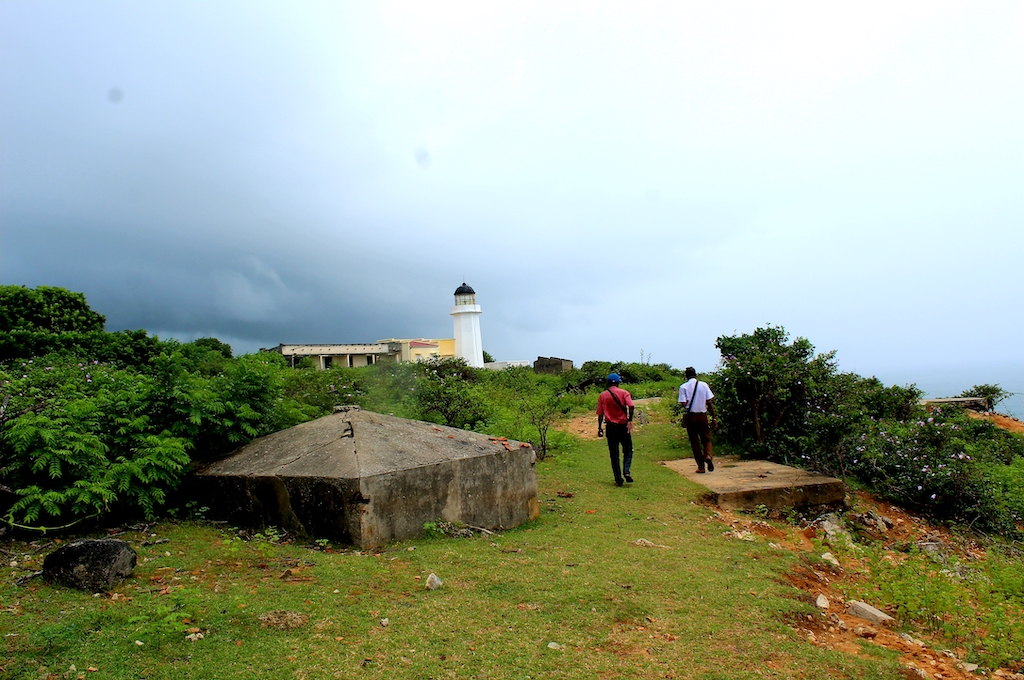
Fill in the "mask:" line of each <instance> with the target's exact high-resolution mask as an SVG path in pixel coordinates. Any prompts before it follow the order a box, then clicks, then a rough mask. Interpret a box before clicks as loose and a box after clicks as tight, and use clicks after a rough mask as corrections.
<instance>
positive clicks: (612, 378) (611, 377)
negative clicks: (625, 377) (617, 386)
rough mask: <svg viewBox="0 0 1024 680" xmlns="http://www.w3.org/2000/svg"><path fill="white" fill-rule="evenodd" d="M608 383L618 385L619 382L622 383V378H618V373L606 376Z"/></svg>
mask: <svg viewBox="0 0 1024 680" xmlns="http://www.w3.org/2000/svg"><path fill="white" fill-rule="evenodd" d="M608 382H613V383H620V382H622V378H620V377H619V374H618V373H609V374H608Z"/></svg>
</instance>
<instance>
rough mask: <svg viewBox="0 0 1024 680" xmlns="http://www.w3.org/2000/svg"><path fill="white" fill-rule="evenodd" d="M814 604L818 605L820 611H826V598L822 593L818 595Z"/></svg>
mask: <svg viewBox="0 0 1024 680" xmlns="http://www.w3.org/2000/svg"><path fill="white" fill-rule="evenodd" d="M814 604H816V605H818V607H819V608H820V609H828V598H827V597H825V594H824V593H820V594H819V595H818V599H817V600H815V601H814Z"/></svg>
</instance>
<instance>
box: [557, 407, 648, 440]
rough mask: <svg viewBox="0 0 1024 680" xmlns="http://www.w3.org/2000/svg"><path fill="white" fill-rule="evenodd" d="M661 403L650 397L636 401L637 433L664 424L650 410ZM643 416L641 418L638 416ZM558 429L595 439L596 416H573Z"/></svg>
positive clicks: (580, 436) (589, 414) (581, 437)
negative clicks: (659, 423)
mask: <svg viewBox="0 0 1024 680" xmlns="http://www.w3.org/2000/svg"><path fill="white" fill-rule="evenodd" d="M659 401H661V397H651V398H650V399H636V400H635V401H634V402H633V403H634V404H635V405H636V414H637V415H636V418H635V421H636V423H635V424H636V427H637V431H639V430H640V429H642V428H643V426H644V425H645V424H648V423H658V422H664V418H663V417H661V416H659V414H658V413H657V412H655V411H653V410H652V409H651V406H652V405H654V404H656V403H658V402H659ZM641 413H642V414H643V416H641V415H640V414H641ZM558 429H560V430H565V431H566V432H571V433H572V434H574V435H576V436H577V437H579V438H580V439H597V416H596V415H595V414H593V413H587V414H584V415H579V416H574V417H573V418H570V419H569V420H566V421H564V422H562V423H561V424H560V425H559V426H558Z"/></svg>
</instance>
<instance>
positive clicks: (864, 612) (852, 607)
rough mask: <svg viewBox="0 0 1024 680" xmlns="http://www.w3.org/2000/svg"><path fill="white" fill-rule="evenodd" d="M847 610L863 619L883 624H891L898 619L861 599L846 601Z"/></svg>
mask: <svg viewBox="0 0 1024 680" xmlns="http://www.w3.org/2000/svg"><path fill="white" fill-rule="evenodd" d="M846 608H847V610H848V611H849V612H850V613H851V614H853V615H854V616H857V617H859V618H862V619H866V620H867V621H870V622H872V623H877V624H880V625H883V626H891V625H893V624H894V623H896V619H894V618H892V617H891V616H889V615H888V614H886V613H885V612H883V611H879V610H877V609H875V608H874V607H872V606H871V605H869V604H867V603H865V602H860V601H859V600H850V601H849V602H847V603H846Z"/></svg>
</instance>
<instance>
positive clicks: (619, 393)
mask: <svg viewBox="0 0 1024 680" xmlns="http://www.w3.org/2000/svg"><path fill="white" fill-rule="evenodd" d="M612 393H614V394H615V399H618V400H619V404H622V405H623V406H624V407H625V409H622V408H619V404H616V403H615V399H612ZM632 405H633V397H631V396H629V392H627V391H626V390H624V389H622V388H621V387H615V386H612V387H609V388H608V389H607V390H605V391H604V392H602V393H601V396H599V397H598V398H597V415H598V416H604V419H605V420H607V421H608V422H609V423H615V424H616V425H625V424H626V423H627V422H629V414H628V413H627V411H628V409H629V407H630V406H632Z"/></svg>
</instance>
